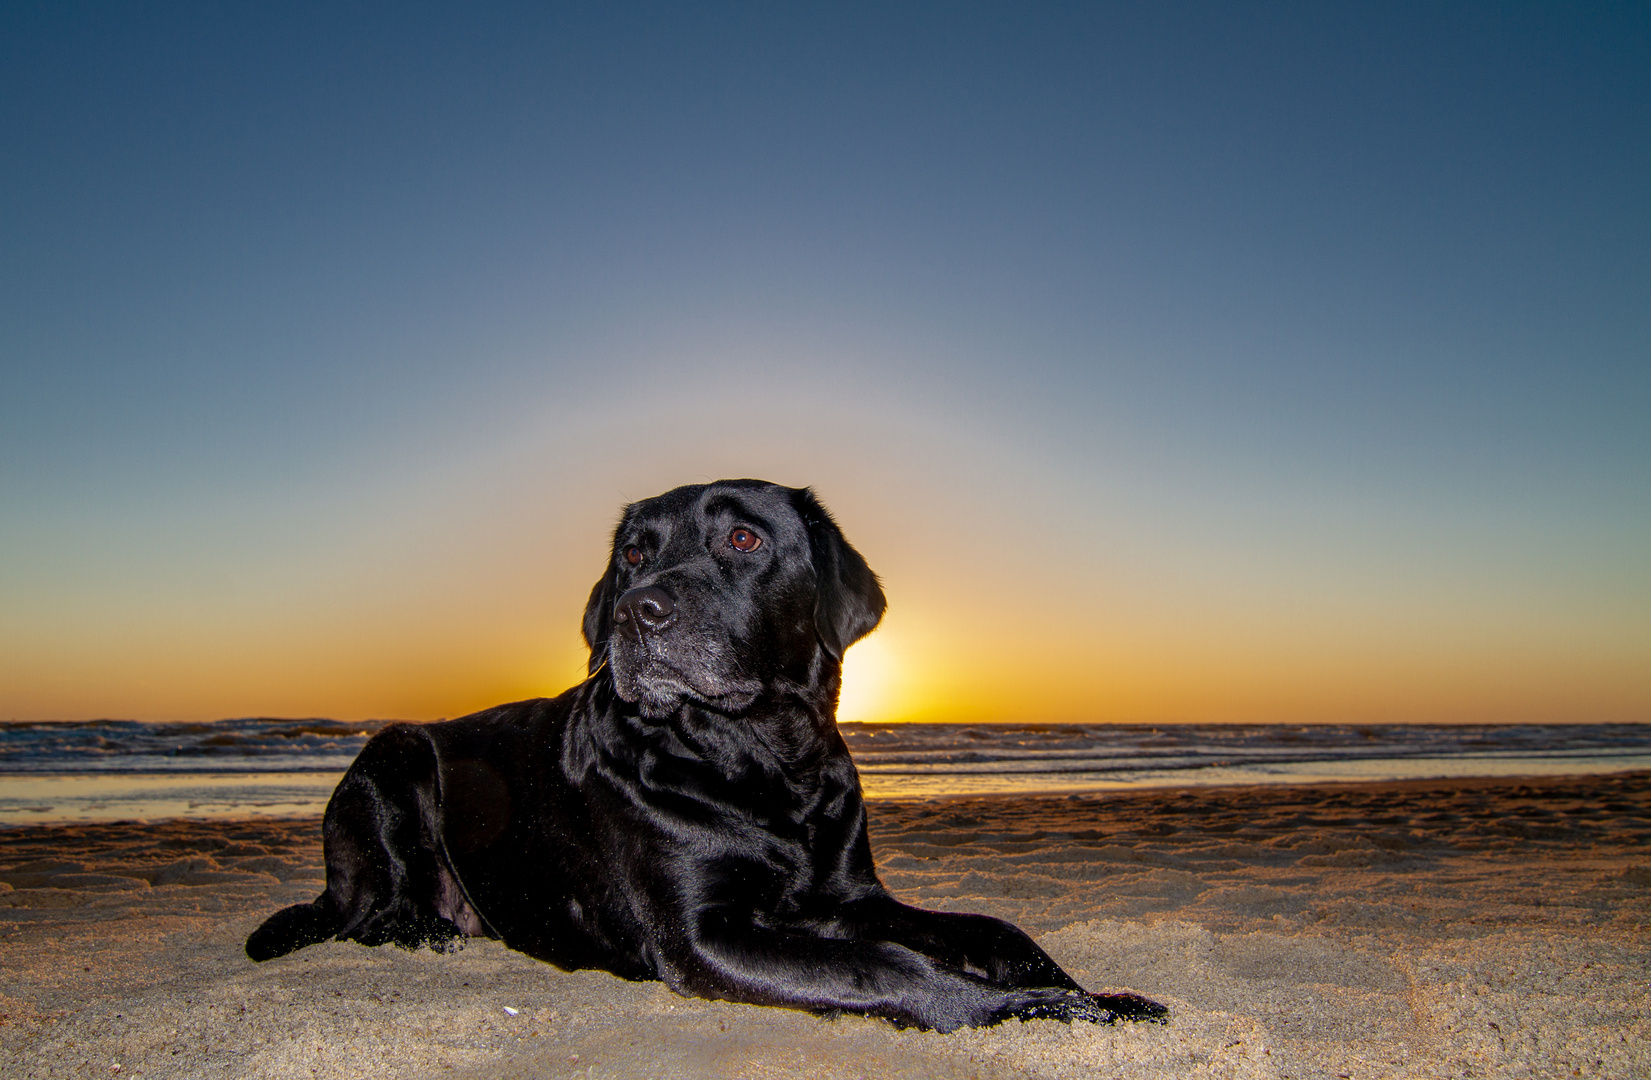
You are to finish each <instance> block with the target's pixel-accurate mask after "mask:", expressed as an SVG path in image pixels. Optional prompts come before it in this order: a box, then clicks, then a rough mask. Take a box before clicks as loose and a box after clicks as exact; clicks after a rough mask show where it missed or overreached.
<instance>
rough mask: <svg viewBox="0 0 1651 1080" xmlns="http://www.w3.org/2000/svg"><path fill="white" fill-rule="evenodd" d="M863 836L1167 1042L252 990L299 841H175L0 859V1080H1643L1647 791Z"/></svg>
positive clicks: (563, 989) (85, 832) (947, 903)
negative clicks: (1185, 1079) (1028, 937)
mask: <svg viewBox="0 0 1651 1080" xmlns="http://www.w3.org/2000/svg"><path fill="white" fill-rule="evenodd" d="M871 816H872V836H873V843H874V846H875V848H876V851H877V855H878V858H879V864H880V865H881V866H882V867H883V869H884V875H885V878H886V879H887V881H888V883H889V885H890V887H891V888H893V889H895V890H896V891H897V892H898V893H899V894H900V895H902V896H903V897H904V898H906V899H908V900H910V901H912V902H915V903H920V904H923V905H926V906H930V907H940V908H948V909H953V910H969V911H984V912H988V913H990V914H994V915H998V916H1001V917H1004V918H1008V919H1011V920H1013V921H1015V922H1017V923H1019V924H1020V925H1022V926H1024V927H1026V928H1027V929H1028V931H1029V932H1031V933H1033V934H1034V935H1035V936H1037V937H1038V939H1039V940H1040V942H1041V943H1042V944H1043V945H1044V947H1045V948H1047V949H1048V950H1049V951H1050V952H1051V953H1052V954H1053V955H1054V956H1055V958H1056V959H1057V960H1058V961H1059V962H1060V963H1061V964H1062V966H1064V967H1066V968H1067V969H1068V970H1069V971H1071V972H1072V973H1073V974H1074V975H1075V976H1077V977H1078V978H1079V979H1081V980H1083V981H1084V982H1085V983H1086V985H1089V986H1090V987H1091V988H1094V989H1103V988H1108V987H1129V988H1132V989H1135V990H1138V991H1141V992H1143V993H1146V994H1148V995H1151V996H1153V997H1157V998H1159V999H1160V1000H1164V1001H1166V1002H1167V1003H1169V1004H1170V1005H1171V1006H1172V1009H1173V1010H1174V1012H1173V1018H1172V1022H1171V1024H1170V1025H1168V1026H1167V1027H1162V1028H1159V1027H1123V1028H1094V1027H1090V1026H1088V1025H1077V1026H1074V1027H1070V1028H1069V1027H1063V1026H1062V1025H1059V1024H1055V1023H1035V1024H1026V1025H1020V1024H1009V1025H1005V1026H1003V1027H1000V1028H996V1029H988V1030H983V1031H966V1032H959V1033H956V1034H954V1035H949V1036H938V1035H933V1034H931V1033H923V1032H913V1031H905V1032H901V1031H895V1030H894V1029H892V1028H891V1027H889V1026H888V1025H885V1024H881V1023H877V1022H873V1021H865V1020H861V1019H858V1018H852V1017H850V1018H844V1019H840V1020H837V1021H822V1020H819V1019H816V1018H813V1017H810V1016H808V1015H806V1014H802V1013H795V1012H788V1011H785V1010H775V1009H756V1008H748V1007H742V1006H736V1005H730V1004H726V1003H718V1002H706V1001H697V1000H696V1001H689V1000H684V999H680V998H676V997H675V996H673V995H671V994H670V993H669V992H668V991H666V990H665V989H664V988H663V987H662V986H660V985H659V984H657V983H640V984H638V983H625V982H622V981H620V980H618V979H614V978H612V977H611V976H608V975H605V974H601V973H593V972H581V973H573V974H568V973H562V972H558V971H555V970H554V969H551V968H548V967H546V966H544V965H542V964H538V963H536V962H534V961H532V960H529V959H527V958H526V957H523V956H520V955H519V954H515V953H512V952H510V951H508V950H506V949H503V948H501V947H499V946H498V945H497V944H495V943H492V942H473V943H471V945H470V947H469V948H467V949H466V950H465V951H464V952H462V953H460V954H459V955H457V956H451V957H449V956H437V955H434V954H431V953H428V952H424V953H416V954H410V953H404V952H401V951H399V950H396V949H389V948H385V949H364V948H361V947H359V946H355V945H346V944H328V945H322V946H317V947H314V948H311V949H307V950H304V951H303V952H301V953H299V954H297V955H295V956H294V957H290V958H286V959H283V960H279V961H274V962H271V963H269V964H264V965H253V964H251V963H250V962H248V961H246V960H245V958H244V956H243V955H242V953H241V943H242V941H243V940H244V936H245V934H246V933H247V932H248V931H249V930H250V929H251V928H252V927H253V926H254V925H256V924H257V922H258V921H259V920H260V919H261V918H262V917H263V916H264V915H266V914H267V913H268V912H269V911H271V910H273V909H275V908H276V907H279V906H281V905H283V904H287V903H292V902H294V901H296V900H303V899H308V898H310V897H311V896H313V895H314V894H315V892H316V891H317V890H318V889H319V887H320V885H321V877H322V874H321V861H320V859H321V851H320V843H319V829H318V827H317V823H316V822H315V821H313V820H308V821H298V822H293V821H261V822H243V823H227V824H225V823H217V822H202V821H193V822H191V821H179V822H169V823H161V824H156V825H149V826H146V825H133V824H111V825H88V826H74V827H62V828H48V827H39V828H29V829H18V830H9V831H6V832H4V833H0V843H3V845H4V846H3V847H0V970H3V971H4V974H5V981H4V987H3V990H0V1074H3V1075H5V1076H7V1077H13V1076H16V1077H47V1076H77V1075H78V1076H88V1075H97V1076H110V1075H120V1076H131V1075H145V1076H199V1075H222V1076H257V1077H266V1076H267V1077H285V1076H295V1077H309V1076H315V1075H322V1076H339V1077H349V1076H361V1077H368V1076H371V1077H378V1076H415V1077H416V1076H426V1075H436V1074H440V1075H444V1076H454V1075H458V1076H466V1075H470V1076H475V1077H483V1076H487V1077H493V1076H535V1077H537V1076H574V1075H579V1076H587V1075H588V1076H615V1077H642V1076H753V1077H755V1076H764V1077H767V1076H799V1077H803V1076H806V1077H808V1078H810V1080H825V1078H833V1077H854V1076H887V1075H914V1076H934V1077H952V1076H957V1077H963V1076H977V1077H995V1076H1048V1077H1067V1076H1072V1077H1076V1076H1094V1075H1105V1076H1121V1077H1134V1076H1140V1077H1172V1076H1173V1077H1181V1076H1232V1077H1240V1076H1253V1077H1306V1076H1319V1077H1337V1076H1343V1075H1345V1076H1349V1077H1445V1076H1452V1077H1455V1076H1510V1077H1511V1076H1532V1077H1536V1076H1544V1077H1545V1076H1571V1075H1578V1076H1607V1077H1633V1076H1643V1075H1651V1053H1648V1051H1647V1047H1648V1046H1651V1026H1648V1024H1651V1021H1648V1019H1647V1017H1648V1012H1651V1000H1648V991H1647V987H1648V985H1651V949H1648V947H1647V940H1648V938H1647V929H1648V923H1651V854H1648V852H1651V777H1648V776H1646V775H1643V774H1639V775H1628V776H1615V777H1585V778H1575V779H1559V780H1553V779H1548V780H1542V781H1531V782H1526V783H1520V782H1517V781H1514V782H1509V781H1489V782H1487V781H1458V782H1454V783H1453V782H1443V781H1431V782H1418V783H1411V784H1396V785H1395V784H1390V785H1345V786H1339V787H1324V788H1277V787H1273V788H1266V789H1255V788H1245V789H1224V790H1221V789H1204V790H1194V791H1181V792H1174V791H1165V792H1134V793H1130V794H1127V795H1110V796H1105V797H1101V796H1093V797H1091V796H1085V797H1047V798H1004V797H981V798H966V799H948V800H933V801H927V802H881V803H873V804H871ZM506 1006H508V1007H509V1008H510V1009H512V1010H514V1012H508V1011H506ZM116 1063H119V1064H120V1066H121V1068H120V1071H119V1072H118V1073H115V1072H114V1071H113V1066H114V1065H115V1064H116Z"/></svg>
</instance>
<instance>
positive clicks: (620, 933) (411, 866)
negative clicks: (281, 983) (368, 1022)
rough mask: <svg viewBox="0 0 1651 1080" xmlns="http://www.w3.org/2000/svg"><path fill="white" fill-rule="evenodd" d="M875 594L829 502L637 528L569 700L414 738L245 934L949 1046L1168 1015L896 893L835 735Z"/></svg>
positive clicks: (761, 491)
mask: <svg viewBox="0 0 1651 1080" xmlns="http://www.w3.org/2000/svg"><path fill="white" fill-rule="evenodd" d="M883 608H884V600H883V591H882V589H881V588H880V587H879V585H878V581H877V577H876V575H874V574H873V573H872V572H871V569H870V568H869V567H868V566H867V565H866V563H865V560H864V559H862V558H861V557H860V555H859V553H857V552H856V551H855V550H854V549H853V548H852V547H850V546H849V545H848V542H847V541H846V540H844V539H843V535H842V533H841V532H840V531H839V530H838V528H837V526H836V524H835V523H834V522H833V521H832V519H831V517H830V515H829V514H828V513H827V512H826V510H825V508H824V507H822V506H821V505H820V503H819V502H818V501H816V499H815V497H814V495H813V493H812V492H810V491H808V490H806V489H803V490H799V489H794V488H785V487H779V486H777V485H774V484H768V483H763V482H761V481H756V480H731V481H721V482H719V483H715V484H704V485H695V486H692V487H681V488H677V489H676V490H675V491H671V492H668V493H666V494H664V495H661V496H659V497H658V498H655V499H648V500H646V501H644V502H639V503H636V504H634V505H632V506H630V507H627V508H626V510H625V513H624V516H623V517H622V518H621V520H620V522H619V526H618V528H617V529H616V530H615V532H614V539H613V552H612V558H611V559H610V561H609V563H608V569H607V572H606V573H604V574H603V575H602V580H601V581H599V582H597V584H596V588H595V589H594V590H592V592H591V596H590V604H589V606H588V607H587V608H586V609H585V626H584V630H585V640H586V642H587V643H588V644H589V646H590V650H591V656H590V677H589V678H587V679H586V680H585V681H584V682H583V683H581V684H580V685H578V686H576V687H574V688H573V689H571V690H569V691H567V692H566V693H564V694H563V695H562V696H560V697H558V698H553V699H550V700H543V699H541V700H537V701H522V702H517V703H516V704H513V705H501V706H499V707H498V708H494V709H488V710H487V711H485V712H480V713H476V714H475V715H473V716H467V717H464V718H462V719H458V720H450V721H446V722H444V723H437V724H427V725H413V724H396V725H392V726H390V727H386V728H385V729H384V730H383V731H381V732H379V734H378V735H376V736H375V737H374V738H373V739H372V740H371V741H370V742H369V743H368V744H367V745H366V747H364V748H363V749H362V751H361V754H360V756H359V757H357V758H356V760H355V763H354V764H353V765H352V766H351V767H350V770H349V772H348V773H347V774H346V775H345V777H344V779H343V781H342V782H341V783H340V784H339V785H338V790H337V791H336V792H335V793H334V794H333V797H332V801H331V802H330V803H329V804H328V806H327V813H326V818H325V821H324V824H323V832H324V836H325V841H326V859H327V888H326V891H325V892H324V893H322V894H321V896H320V897H318V898H317V899H316V900H314V901H313V902H311V903H308V904H300V905H297V906H295V907H289V908H286V909H284V910H282V911H279V912H276V913H275V914H274V915H272V916H271V917H270V918H269V919H268V920H267V921H266V922H265V923H264V924H263V925H262V926H260V927H259V928H258V929H257V930H256V931H255V932H254V933H253V934H252V936H251V937H250V938H248V939H247V944H246V950H247V954H248V955H249V956H251V957H252V959H254V960H268V959H270V958H272V957H277V956H281V955H283V954H285V953H289V952H291V951H293V950H294V949H298V948H302V947H303V946H306V945H311V944H314V943H315V942H319V941H322V940H324V939H326V938H329V937H337V938H339V939H341V940H354V941H359V942H361V943H362V944H364V945H379V944H383V943H385V942H393V943H395V944H397V945H401V946H404V947H407V948H417V947H419V946H421V945H429V946H431V947H433V948H436V949H438V950H442V951H447V950H449V949H452V948H455V947H457V946H458V945H460V944H462V942H463V939H464V937H465V936H468V935H476V934H482V935H486V936H489V937H494V938H498V939H500V940H502V941H503V942H504V943H505V944H506V945H508V946H509V947H511V948H513V949H518V950H520V951H522V952H524V953H527V954H528V955H529V956H534V957H537V958H539V959H541V960H547V961H549V962H550V963H552V964H555V965H557V966H558V967H562V968H567V969H570V970H571V969H575V968H601V969H603V970H606V971H610V972H612V973H614V974H615V975H619V976H621V977H623V978H627V979H662V980H664V981H665V983H666V984H667V985H669V986H670V987H671V988H672V989H673V990H675V991H677V992H678V993H680V994H684V995H698V996H701V997H707V998H723V999H726V1000H730V1001H743V1002H751V1003H754V1004H759V1005H784V1006H789V1007H791V1008H798V1009H810V1010H814V1011H817V1012H822V1013H827V1014H831V1013H836V1012H840V1011H847V1012H856V1013H864V1014H867V1015H870V1016H881V1017H886V1018H887V1019H889V1020H892V1021H894V1022H895V1023H896V1024H899V1025H902V1026H904V1025H915V1026H918V1027H925V1028H934V1029H937V1030H940V1031H952V1030H955V1029H956V1028H959V1027H962V1026H965V1025H972V1026H978V1025H983V1024H995V1023H998V1022H999V1021H1002V1020H1005V1019H1008V1018H1009V1017H1018V1018H1020V1019H1022V1020H1029V1019H1034V1018H1040V1017H1048V1018H1053V1019H1058V1020H1062V1021H1067V1022H1070V1021H1072V1020H1087V1021H1091V1022H1094V1023H1103V1024H1104V1023H1111V1022H1113V1021H1115V1020H1118V1019H1127V1020H1154V1021H1160V1022H1161V1021H1162V1020H1163V1018H1164V1017H1165V1015H1166V1010H1165V1008H1164V1007H1163V1006H1162V1005H1159V1004H1157V1003H1155V1002H1152V1001H1148V1000H1146V999H1144V998H1140V997H1136V996H1134V995H1131V994H1112V995H1094V994H1088V993H1085V992H1084V990H1083V989H1082V988H1081V987H1080V986H1079V985H1078V984H1077V983H1076V982H1074V981H1073V980H1072V978H1071V976H1069V975H1067V974H1066V972H1064V971H1062V970H1061V969H1060V967H1059V966H1058V965H1056V963H1055V962H1054V961H1053V960H1051V959H1050V958H1049V956H1048V955H1047V954H1046V953H1044V951H1043V950H1042V949H1040V948H1038V947H1037V945H1035V944H1033V943H1032V940H1031V939H1030V938H1029V937H1027V936H1026V935H1025V934H1024V933H1022V932H1021V931H1020V930H1018V929H1016V928H1015V927H1013V926H1011V925H1009V924H1008V923H1006V922H1003V921H1001V920H999V919H993V918H989V917H987V916H984V915H963V914H953V913H946V912H935V911H922V910H919V909H917V908H913V907H908V906H907V905H905V904H902V903H901V902H900V901H898V900H896V899H895V898H894V897H893V896H892V895H890V893H889V892H888V890H887V889H885V888H884V887H883V884H882V882H881V881H879V880H878V878H877V871H876V868H875V867H874V866H873V865H872V858H871V847H870V845H869V843H868V842H867V839H866V812H865V806H864V804H863V803H862V801H861V797H860V780H859V776H858V774H857V773H856V772H855V769H854V762H853V761H852V760H851V759H850V758H849V753H848V748H847V747H846V746H845V745H844V744H843V739H842V736H841V735H840V734H839V733H838V731H837V727H836V721H835V712H836V707H837V689H838V685H839V673H840V671H841V662H842V658H843V651H844V650H845V649H847V648H848V647H849V646H850V645H851V644H853V643H854V642H855V641H857V640H858V639H860V638H861V637H863V636H865V635H866V634H867V633H869V632H870V631H871V629H872V628H873V627H875V626H876V625H877V623H878V621H879V620H880V619H881V618H882V615H883Z"/></svg>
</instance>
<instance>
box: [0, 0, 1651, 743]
mask: <svg viewBox="0 0 1651 1080" xmlns="http://www.w3.org/2000/svg"><path fill="white" fill-rule="evenodd" d="M0 150H3V152H0V719H20V720H35V719H65V720H72V719H89V718H97V717H119V718H135V719H143V720H183V719H212V718H218V717H229V716H255V715H271V716H333V717H340V718H346V719H353V718H367V717H400V718H410V719H431V718H436V717H446V716H456V715H461V714H463V713H466V712H470V711H473V710H475V709H479V708H483V707H486V706H488V705H491V704H496V703H499V702H502V701H508V700H513V699H517V698H522V697H527V696H535V695H549V694H554V693H557V692H559V691H561V690H562V689H564V688H566V687H567V686H570V685H572V684H573V683H575V682H577V681H578V680H579V679H580V678H581V677H582V673H583V668H584V656H585V654H584V647H583V643H582V642H581V640H580V637H579V620H580V612H581V610H582V608H583V604H584V601H585V598H586V596H587V594H588V592H589V589H590V586H591V584H592V583H593V582H594V581H595V579H596V578H597V576H598V575H599V573H600V572H601V570H602V568H603V566H604V563H605V559H606V557H607V552H606V544H607V540H608V536H609V533H610V531H611V529H612V526H613V523H614V521H615V520H616V518H617V515H618V513H619V510H620V508H621V507H622V506H623V505H624V504H625V503H626V502H628V501H631V500H635V499H640V498H645V497H648V496H651V495H655V494H658V493H660V492H663V491H665V490H667V489H669V488H671V487H674V486H676V485H678V484H683V483H695V482H703V481H706V480H710V479H715V478H718V477H725V476H728V477H734V476H756V477H762V478H766V479H770V480H773V481H776V482H779V483H783V484H788V485H794V486H802V485H813V486H814V487H815V488H816V490H817V491H818V492H819V494H820V496H821V497H822V499H823V500H824V501H825V502H826V503H827V505H829V506H830V507H831V508H832V509H833V511H834V513H835V514H836V516H837V518H838V520H839V521H840V522H841V524H842V525H843V528H844V530H845V532H846V534H847V535H848V537H849V538H850V540H851V541H852V542H853V543H854V544H855V545H856V547H858V548H859V550H860V551H861V552H862V553H863V554H864V555H865V556H866V557H867V559H868V561H869V562H870V563H871V565H872V566H873V568H875V569H876V570H877V571H878V572H879V573H880V574H881V576H882V579H883V582H884V586H885V589H886V591H887V593H888V596H889V601H890V609H889V614H888V616H887V618H886V619H885V621H884V624H883V626H882V627H881V628H879V630H878V631H877V632H876V633H875V634H873V635H872V636H871V637H870V638H868V639H866V641H864V642H862V643H861V644H860V645H858V646H856V647H855V648H854V649H853V650H852V651H851V652H850V653H849V656H848V661H847V667H846V670H845V686H844V697H843V712H842V716H843V718H844V719H858V720H964V721H981V720H1013V721H1129V722H1144V723H1168V722H1176V721H1278V722H1291V723H1295V722H1359V723H1364V722H1411V721H1416V722H1501V721H1510V722H1517V721H1611V720H1635V721H1651V7H1647V6H1646V5H1644V4H1633V3H1630V4H1609V3H1599V4H1587V5H1574V4H1547V5H1541V4H1519V3H1489V4H1456V3H1416V4H1406V3H1391V4H1369V5H1353V4H1336V5H1325V4H1313V3H1303V4H1227V3H1210V4H1183V3H1150V4H1146V3H1142V4H1075V5H1062V4H1039V5H1026V4H1001V5H999V4H967V3H945V4H935V5H923V4H876V5H857V4H822V5H808V4H798V5H774V4H749V5H745V4H731V3H730V4H716V5H640V4H604V5H538V4H531V5H527V4H524V5H520V6H515V5H495V4H478V5H451V6H442V5H428V4H408V3H403V4H396V5H339V4H318V5H305V4H299V3H289V4H281V5H265V6H263V7H262V8H257V7H251V6H241V5H231V6H225V5H206V4H201V5H191V4H188V3H168V4H145V3H136V2H134V3H112V2H110V3H100V4H76V3H51V4H44V3H41V4H26V3H11V4H7V5H5V6H4V7H3V9H0Z"/></svg>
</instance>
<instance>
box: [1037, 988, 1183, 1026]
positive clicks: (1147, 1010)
mask: <svg viewBox="0 0 1651 1080" xmlns="http://www.w3.org/2000/svg"><path fill="white" fill-rule="evenodd" d="M1010 1015H1011V1016H1013V1017H1015V1018H1016V1019H1017V1020H1020V1021H1022V1022H1025V1021H1027V1020H1059V1021H1060V1022H1061V1023H1063V1024H1070V1023H1071V1022H1072V1021H1074V1020H1085V1021H1088V1022H1089V1023H1091V1024H1116V1023H1117V1022H1118V1021H1120V1020H1128V1021H1131V1022H1140V1021H1144V1022H1146V1023H1149V1024H1167V1023H1169V1009H1168V1008H1167V1007H1165V1006H1163V1005H1160V1004H1158V1003H1157V1002H1156V1001H1151V1000H1149V999H1147V998H1144V997H1139V996H1137V995H1135V994H1086V993H1083V992H1082V991H1071V992H1069V993H1065V994H1062V995H1061V996H1060V997H1058V998H1054V999H1052V1000H1045V1001H1037V1002H1033V1003H1032V1004H1030V1005H1023V1006H1021V1007H1020V1008H1018V1009H1015V1010H1013V1011H1012V1012H1011V1013H1010Z"/></svg>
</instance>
